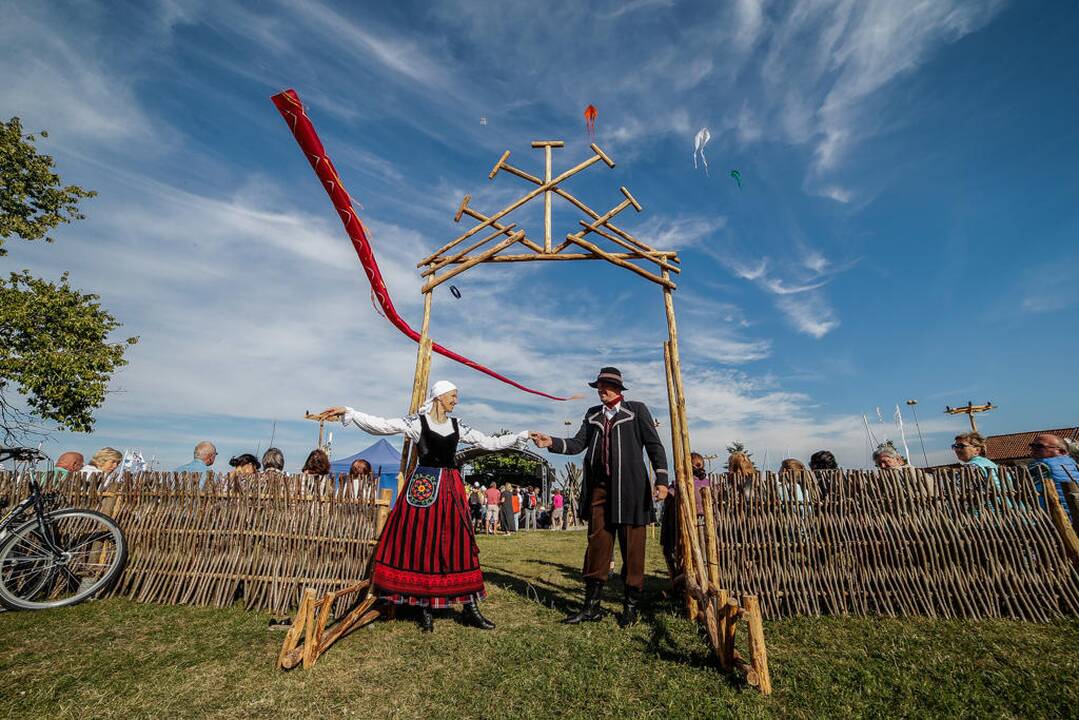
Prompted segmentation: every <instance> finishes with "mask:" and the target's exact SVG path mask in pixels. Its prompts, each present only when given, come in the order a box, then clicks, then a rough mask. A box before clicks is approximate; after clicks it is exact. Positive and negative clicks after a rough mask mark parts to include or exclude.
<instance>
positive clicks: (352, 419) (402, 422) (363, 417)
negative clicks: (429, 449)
mask: <svg viewBox="0 0 1079 720" xmlns="http://www.w3.org/2000/svg"><path fill="white" fill-rule="evenodd" d="M349 423H351V424H353V425H355V426H356V427H358V428H359V429H360V430H363V431H364V432H368V433H371V434H372V435H398V434H400V435H404V436H405V437H407V438H408V439H409V440H412V441H413V442H415V441H417V440H419V439H420V423H419V421H418V418H417V417H415V416H411V415H410V416H409V417H403V418H381V417H378V416H377V415H368V414H367V413H364V412H360V411H359V410H353V409H352V408H350V407H346V408H345V414H344V416H343V417H342V418H341V424H342V425H348V424H349Z"/></svg>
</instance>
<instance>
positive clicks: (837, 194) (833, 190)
mask: <svg viewBox="0 0 1079 720" xmlns="http://www.w3.org/2000/svg"><path fill="white" fill-rule="evenodd" d="M819 194H820V195H822V196H824V197H826V198H831V199H832V200H835V201H836V202H839V203H843V204H846V203H849V202H850V201H851V199H852V198H853V197H854V193H852V192H851V191H850V190H848V189H846V188H843V187H839V186H838V185H829V186H828V187H826V188H822V189H821V191H820V193H819Z"/></svg>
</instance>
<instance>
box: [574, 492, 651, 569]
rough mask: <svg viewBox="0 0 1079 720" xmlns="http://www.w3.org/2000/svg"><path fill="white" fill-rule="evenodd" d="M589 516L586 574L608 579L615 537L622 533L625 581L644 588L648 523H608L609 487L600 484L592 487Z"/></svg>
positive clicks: (621, 548)
mask: <svg viewBox="0 0 1079 720" xmlns="http://www.w3.org/2000/svg"><path fill="white" fill-rule="evenodd" d="M589 510H590V513H589V516H588V548H587V549H586V550H585V551H584V576H585V577H586V578H587V579H589V580H599V581H600V582H607V575H608V573H609V572H610V568H611V558H612V556H613V553H614V536H615V533H617V534H618V550H619V551H620V552H621V554H622V580H623V581H624V582H625V584H626V587H631V588H634V589H636V590H640V589H641V588H643V587H644V541H645V538H646V537H647V532H648V527H647V526H646V525H612V524H608V522H607V488H606V487H605V486H603V485H600V486H598V487H596V488H594V489H593V490H592V502H591V506H590V508H589Z"/></svg>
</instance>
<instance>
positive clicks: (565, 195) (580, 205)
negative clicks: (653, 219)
mask: <svg viewBox="0 0 1079 720" xmlns="http://www.w3.org/2000/svg"><path fill="white" fill-rule="evenodd" d="M496 167H497V168H498V169H500V170H505V171H506V172H508V173H510V174H511V175H516V176H517V177H519V178H521V179H523V180H527V181H528V182H530V183H532V184H534V185H542V184H543V180H541V179H540V178H538V177H536V176H535V175H532V174H531V173H528V172H525V171H524V170H521V169H520V168H517V167H514V166H513V165H510V164H509V163H507V162H505V158H503V159H502V160H500V161H499V163H498V165H497V166H496ZM492 177H493V175H492ZM551 192H553V193H554V194H555V195H558V196H559V197H560V198H562V199H563V200H566V201H568V202H569V203H571V204H573V205H574V206H575V207H576V208H577V209H578V210H580V211H581V212H583V213H584V214H585V215H588V216H589V217H591V218H592V219H593V220H595V219H596V218H598V217H599V216H600V215H599V213H598V212H596V211H595V210H593V209H592V208H590V207H588V205H586V204H585V203H584V202H582V201H581V200H579V199H577V198H576V197H575V196H574V195H572V194H570V193H569V192H567V191H565V190H563V189H562V188H560V187H557V188H554V189H553V190H552V191H551ZM604 225H606V226H607V229H608V230H610V231H611V232H613V233H615V234H616V235H618V236H619V237H621V238H622V239H623V240H625V241H626V242H628V243H630V244H631V245H635V246H636V248H637V249H638V250H640V251H642V252H646V253H656V252H658V251H657V250H655V249H654V248H652V247H651V246H649V245H648V244H646V243H644V242H642V241H640V240H638V239H637V238H635V237H634V236H633V235H631V234H629V233H628V232H626V231H625V230H623V229H622V228H620V227H618V226H617V225H615V224H613V223H611V222H606V223H604ZM673 262H676V263H678V262H681V260H679V259H678V258H677V257H675V258H673Z"/></svg>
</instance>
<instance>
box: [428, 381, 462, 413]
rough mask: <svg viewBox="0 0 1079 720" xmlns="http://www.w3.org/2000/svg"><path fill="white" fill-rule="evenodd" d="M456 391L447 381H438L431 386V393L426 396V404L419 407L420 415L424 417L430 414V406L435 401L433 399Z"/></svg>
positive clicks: (455, 387)
mask: <svg viewBox="0 0 1079 720" xmlns="http://www.w3.org/2000/svg"><path fill="white" fill-rule="evenodd" d="M456 389H457V386H456V385H454V384H453V383H451V382H450V381H449V380H439V381H438V382H436V383H435V384H434V385H432V386H431V392H430V393H429V394H428V395H427V402H425V403H424V404H423V405H421V406H420V411H419V412H420V415H426V414H427V413H429V412H431V406H432V404H433V403H434V401H435V398H436V397H438V396H440V395H445V394H446V393H448V392H453V391H454V390H456Z"/></svg>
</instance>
